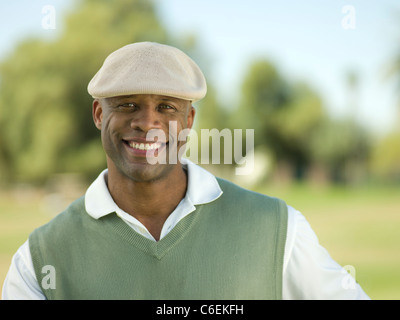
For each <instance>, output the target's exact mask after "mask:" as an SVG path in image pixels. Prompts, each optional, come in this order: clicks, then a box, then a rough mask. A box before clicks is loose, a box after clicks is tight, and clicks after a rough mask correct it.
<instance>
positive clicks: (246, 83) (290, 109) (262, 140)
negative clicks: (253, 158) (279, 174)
mask: <svg viewBox="0 0 400 320" xmlns="http://www.w3.org/2000/svg"><path fill="white" fill-rule="evenodd" d="M324 117H325V115H324V111H323V106H322V101H321V99H320V98H319V96H318V95H317V94H316V93H315V92H314V91H313V90H312V89H311V88H310V87H309V86H307V85H306V84H304V83H296V84H291V83H290V82H289V81H287V80H285V79H284V78H283V77H282V75H281V74H280V73H279V71H278V70H277V69H276V68H275V67H274V66H273V65H272V64H271V63H270V62H268V61H266V60H259V61H255V62H253V63H252V64H251V66H250V68H249V70H248V73H247V74H246V76H245V78H244V80H243V85H242V99H241V103H240V106H239V108H238V109H237V111H236V114H235V119H236V121H235V122H236V125H237V126H239V127H243V128H253V129H254V132H255V146H256V147H257V146H267V147H268V148H269V149H270V150H271V151H272V152H273V154H274V155H275V157H276V162H277V164H278V165H279V164H283V163H285V164H289V165H290V166H291V167H292V168H293V172H294V174H295V177H296V178H301V177H302V176H303V175H304V173H305V171H306V170H307V168H308V165H309V164H310V147H311V146H310V144H309V141H310V137H311V136H312V135H313V134H314V132H315V131H316V129H317V127H318V123H319V122H320V121H321V120H322V119H323V118H324Z"/></svg>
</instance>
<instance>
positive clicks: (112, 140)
mask: <svg viewBox="0 0 400 320" xmlns="http://www.w3.org/2000/svg"><path fill="white" fill-rule="evenodd" d="M194 114H195V111H194V108H193V107H192V106H191V103H190V101H187V100H182V99H178V98H172V97H166V96H159V95H150V94H149V95H147V94H146V95H144V94H140V95H131V96H120V97H113V98H105V99H99V100H95V101H94V102H93V119H94V122H95V124H96V127H97V128H98V129H100V130H101V138H102V142H103V147H104V150H105V152H106V154H107V164H108V167H109V169H111V167H113V168H115V169H116V170H118V172H119V173H121V174H123V175H124V176H125V177H128V178H130V179H131V180H134V181H146V182H149V181H156V180H159V179H162V178H165V177H167V176H168V174H170V173H171V172H173V170H174V169H176V168H177V164H176V163H168V158H169V157H168V156H167V157H166V160H167V163H166V164H160V163H156V164H150V163H149V161H148V157H152V156H154V157H155V156H160V154H162V153H165V154H167V155H168V154H169V151H170V148H172V144H174V145H175V144H177V147H178V148H177V150H180V147H181V146H182V145H184V144H185V141H170V140H171V139H176V137H175V138H172V137H170V132H169V128H170V126H169V124H170V121H173V122H174V123H176V128H177V134H179V132H180V131H181V130H183V129H185V128H189V129H190V128H191V127H192V124H193V119H194ZM152 129H157V130H161V131H162V132H163V133H164V134H163V135H159V137H160V136H164V137H165V138H163V139H162V140H164V141H161V139H152V141H148V140H147V139H146V136H147V133H148V132H149V131H150V130H152ZM156 140H157V141H156ZM174 149H175V148H174ZM177 150H174V151H173V152H177Z"/></svg>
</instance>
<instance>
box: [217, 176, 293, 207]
mask: <svg viewBox="0 0 400 320" xmlns="http://www.w3.org/2000/svg"><path fill="white" fill-rule="evenodd" d="M217 181H218V183H219V185H220V187H221V189H222V191H223V196H222V197H221V199H223V198H225V199H228V202H229V203H231V204H232V205H234V206H239V207H244V208H249V209H250V210H253V209H255V208H256V207H259V208H263V209H266V210H267V209H272V211H275V212H281V213H285V214H287V205H286V203H285V201H283V200H282V199H279V198H276V197H272V196H269V195H266V194H262V193H259V192H256V191H253V190H249V189H246V188H243V187H241V186H239V185H237V184H235V183H233V182H231V181H228V180H226V179H222V178H219V177H217ZM269 211H271V210H269Z"/></svg>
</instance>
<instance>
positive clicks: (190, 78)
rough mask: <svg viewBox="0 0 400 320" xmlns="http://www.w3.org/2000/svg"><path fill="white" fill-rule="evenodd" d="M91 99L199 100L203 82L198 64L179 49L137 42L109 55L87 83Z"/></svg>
mask: <svg viewBox="0 0 400 320" xmlns="http://www.w3.org/2000/svg"><path fill="white" fill-rule="evenodd" d="M88 92H89V94H90V95H91V96H92V97H93V98H108V97H116V96H124V95H131V94H158V95H164V96H170V97H175V98H180V99H184V100H191V101H193V102H195V101H198V100H200V99H202V98H203V97H204V96H205V95H206V92H207V85H206V80H205V78H204V75H203V73H202V72H201V70H200V68H199V67H198V66H197V64H196V63H195V62H194V61H193V60H192V59H191V58H189V57H188V56H187V55H186V54H185V53H183V52H182V51H181V50H179V49H177V48H174V47H171V46H167V45H164V44H159V43H154V42H137V43H133V44H129V45H126V46H124V47H122V48H120V49H118V50H116V51H114V52H113V53H111V54H110V55H109V56H108V57H107V58H106V60H105V61H104V63H103V66H102V67H101V68H100V70H99V71H98V72H97V73H96V74H95V76H94V77H93V79H92V80H91V81H90V82H89V85H88Z"/></svg>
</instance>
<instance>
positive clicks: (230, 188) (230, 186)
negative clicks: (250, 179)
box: [216, 177, 283, 202]
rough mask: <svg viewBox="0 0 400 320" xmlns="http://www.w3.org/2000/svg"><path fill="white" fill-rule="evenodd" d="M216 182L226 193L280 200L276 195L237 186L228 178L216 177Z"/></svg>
mask: <svg viewBox="0 0 400 320" xmlns="http://www.w3.org/2000/svg"><path fill="white" fill-rule="evenodd" d="M216 179H217V181H218V184H219V185H220V187H221V189H222V191H223V192H224V193H228V194H232V195H233V194H237V195H240V196H243V197H250V198H251V199H253V198H256V199H260V200H266V201H268V200H269V201H278V202H282V201H283V200H282V199H279V198H276V197H272V196H269V195H266V194H263V193H260V192H257V191H254V190H250V189H246V188H244V187H242V186H239V185H237V184H235V183H234V182H231V181H229V180H226V179H223V178H219V177H216Z"/></svg>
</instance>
